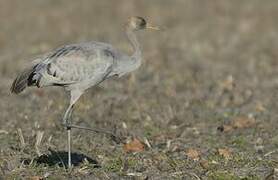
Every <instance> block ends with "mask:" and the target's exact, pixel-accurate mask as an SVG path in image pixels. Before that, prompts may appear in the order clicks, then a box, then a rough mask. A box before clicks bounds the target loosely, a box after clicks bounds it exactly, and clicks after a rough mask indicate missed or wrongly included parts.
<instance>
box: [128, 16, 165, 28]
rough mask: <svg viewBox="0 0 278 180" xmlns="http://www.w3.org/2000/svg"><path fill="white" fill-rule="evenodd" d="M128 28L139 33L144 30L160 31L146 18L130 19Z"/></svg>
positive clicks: (134, 17) (136, 17) (135, 17)
mask: <svg viewBox="0 0 278 180" xmlns="http://www.w3.org/2000/svg"><path fill="white" fill-rule="evenodd" d="M127 28H129V29H131V30H134V31H137V30H142V29H152V30H160V29H159V28H158V27H155V26H152V25H150V24H149V23H148V22H147V21H146V20H145V19H144V18H142V17H138V16H133V17H130V18H129V19H128V23H127Z"/></svg>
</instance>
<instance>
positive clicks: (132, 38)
mask: <svg viewBox="0 0 278 180" xmlns="http://www.w3.org/2000/svg"><path fill="white" fill-rule="evenodd" d="M126 35H127V38H128V40H129V42H130V43H131V45H132V47H133V51H134V52H133V54H132V55H131V58H132V60H135V61H141V56H142V52H141V48H140V44H139V42H138V40H137V37H136V35H135V33H134V31H133V30H132V29H130V28H126Z"/></svg>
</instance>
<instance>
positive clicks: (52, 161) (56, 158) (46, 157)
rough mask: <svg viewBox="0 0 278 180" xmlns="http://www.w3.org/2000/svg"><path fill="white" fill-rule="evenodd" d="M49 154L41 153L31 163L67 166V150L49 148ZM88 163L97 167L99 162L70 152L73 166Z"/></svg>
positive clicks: (26, 161)
mask: <svg viewBox="0 0 278 180" xmlns="http://www.w3.org/2000/svg"><path fill="white" fill-rule="evenodd" d="M49 151H50V153H49V154H43V155H41V156H38V157H36V158H34V159H33V161H32V163H36V164H45V165H48V166H60V167H65V168H68V152H66V151H53V150H49ZM85 162H86V163H88V164H90V165H92V166H93V167H94V168H99V167H100V165H99V163H98V162H97V161H96V160H95V159H92V158H90V157H88V156H86V155H84V154H80V153H71V163H72V165H74V166H78V165H80V164H81V163H85ZM30 163H31V160H26V159H25V160H24V164H30Z"/></svg>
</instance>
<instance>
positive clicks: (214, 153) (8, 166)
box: [0, 0, 278, 179]
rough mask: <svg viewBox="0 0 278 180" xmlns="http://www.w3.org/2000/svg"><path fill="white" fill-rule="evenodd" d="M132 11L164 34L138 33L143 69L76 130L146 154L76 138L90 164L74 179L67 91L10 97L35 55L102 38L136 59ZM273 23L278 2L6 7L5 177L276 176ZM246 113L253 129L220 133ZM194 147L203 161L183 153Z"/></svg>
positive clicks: (98, 93) (2, 10)
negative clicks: (141, 145)
mask: <svg viewBox="0 0 278 180" xmlns="http://www.w3.org/2000/svg"><path fill="white" fill-rule="evenodd" d="M131 15H141V16H144V17H146V18H147V19H148V20H150V21H152V22H153V23H155V24H158V25H161V26H163V27H164V28H165V29H166V30H165V31H163V32H159V33H153V32H144V33H140V35H139V36H140V40H141V42H142V46H143V49H144V65H143V66H142V67H141V68H140V69H139V70H138V71H136V72H135V73H133V75H132V76H127V77H124V78H122V79H119V80H109V81H107V82H105V83H103V84H102V85H101V86H100V87H97V88H93V89H92V90H90V91H88V93H87V94H85V95H84V96H83V97H82V98H81V100H80V101H79V102H78V104H77V106H76V109H75V112H74V122H75V123H76V124H80V125H87V126H91V127H96V128H106V129H108V130H111V131H113V132H114V133H116V134H118V135H119V136H121V137H122V138H123V140H124V142H127V140H129V139H132V137H136V138H137V139H139V140H140V141H142V142H145V144H146V146H145V150H144V151H143V152H140V153H135V154H134V153H125V151H124V150H123V144H122V143H117V142H114V141H113V140H112V139H110V137H108V136H105V135H102V134H93V133H88V132H84V131H79V130H78V131H77V130H75V131H74V132H73V151H74V152H75V153H77V154H76V158H77V159H78V158H79V157H81V155H82V157H86V159H87V160H85V161H84V162H82V163H79V162H77V164H78V165H76V167H75V168H74V169H73V170H72V172H68V171H66V170H65V168H64V166H63V165H64V164H63V163H62V160H63V158H64V155H65V152H63V150H65V149H66V141H65V140H66V133H65V131H64V130H63V128H62V127H61V125H60V121H61V117H62V113H63V111H64V109H65V105H66V103H67V97H66V95H64V92H63V91H62V90H61V89H59V88H47V89H44V90H37V89H35V88H34V89H28V90H27V91H25V92H24V93H23V94H21V95H20V96H14V95H11V94H10V93H9V86H10V84H11V82H12V79H13V78H14V77H15V75H16V74H17V72H18V71H20V70H22V69H23V67H24V66H25V65H26V64H28V63H29V62H30V61H31V60H32V57H34V56H36V55H37V54H40V53H43V52H45V51H48V50H51V49H52V48H54V47H57V46H60V45H62V44H68V43H72V42H81V41H88V40H97V41H105V42H109V43H112V44H113V45H115V46H116V47H118V48H119V49H121V50H123V51H126V52H129V51H130V49H129V46H128V44H127V43H126V41H125V40H124V35H123V33H122V30H123V28H122V24H123V23H124V22H125V20H126V19H127V17H128V16H131ZM277 15H278V2H277V1H276V0H269V1H261V0H253V1H240V0H233V1H230V0H222V1H217V2H211V1H202V0H184V1H181V0H171V1H168V0H160V1H159V0H153V1H149V0H141V1H136V0H121V1H112V0H105V1H97V0H93V1H91V0H80V1H74V0H60V1H54V0H37V1H32V0H26V1H21V0H13V1H9V0H2V1H1V2H0V22H1V26H0V64H1V65H0V83H1V87H0V96H1V102H0V123H1V128H0V142H1V147H0V167H1V170H0V176H1V177H3V178H5V179H14V178H15V179H20V178H23V179H24V178H30V177H34V176H37V177H48V178H49V179H68V178H71V179H91V178H92V177H94V178H95V179H117V178H118V179H119V178H121V179H146V178H149V179H173V178H174V179H182V178H187V179H198V178H202V179H239V178H246V179H263V178H265V177H267V176H268V175H269V174H270V173H271V172H277V171H275V170H274V168H277V165H278V163H277V162H278V158H277V151H276V150H277V147H278V134H277V128H278V123H277V118H278V117H277V112H278V104H277V102H278V101H277V100H278V97H277V87H278V86H277V85H278V83H277V76H278V67H277V66H278V64H277V59H278V53H277V52H278V51H277V49H278V40H277V37H278V31H277V29H278V24H277V18H276V17H277ZM242 116H245V117H252V118H254V119H255V122H256V124H255V126H252V127H248V128H244V129H241V128H238V129H233V130H231V131H229V132H220V131H218V130H217V128H218V127H220V126H223V125H225V124H229V123H230V122H231V121H233V120H234V119H235V118H237V117H242ZM17 129H21V130H18V131H17ZM19 132H21V133H19ZM19 134H20V136H19ZM22 142H24V146H23V144H22ZM148 146H149V147H148ZM190 148H192V149H197V150H198V152H199V153H200V159H199V160H197V161H194V160H192V159H190V158H189V157H187V155H186V151H187V150H188V149H190ZM218 149H228V150H229V151H230V152H231V157H230V158H229V159H226V158H225V157H223V156H221V155H219V153H218ZM38 154H42V155H41V156H40V157H38ZM95 161H97V162H98V165H95V164H94V163H93V162H95Z"/></svg>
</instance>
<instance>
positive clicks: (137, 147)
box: [124, 138, 145, 152]
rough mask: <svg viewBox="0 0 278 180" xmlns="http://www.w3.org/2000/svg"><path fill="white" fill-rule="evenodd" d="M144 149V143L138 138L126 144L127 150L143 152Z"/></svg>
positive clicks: (125, 149)
mask: <svg viewBox="0 0 278 180" xmlns="http://www.w3.org/2000/svg"><path fill="white" fill-rule="evenodd" d="M144 149H145V146H144V144H143V143H142V142H140V141H139V140H138V139H136V138H135V139H133V140H132V141H131V142H129V143H127V144H125V145H124V151H125V152H142V151H144Z"/></svg>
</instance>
